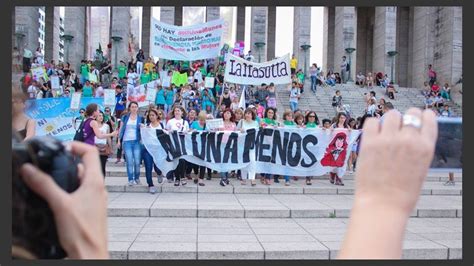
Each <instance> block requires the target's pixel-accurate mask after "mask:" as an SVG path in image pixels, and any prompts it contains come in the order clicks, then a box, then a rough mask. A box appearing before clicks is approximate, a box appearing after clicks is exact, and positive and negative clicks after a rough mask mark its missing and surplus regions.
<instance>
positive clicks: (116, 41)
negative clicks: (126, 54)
mask: <svg viewBox="0 0 474 266" xmlns="http://www.w3.org/2000/svg"><path fill="white" fill-rule="evenodd" d="M112 40H113V41H114V44H113V46H112V49H115V59H114V66H115V71H118V65H117V44H118V43H119V42H120V41H121V40H122V37H120V36H112ZM114 47H115V48H114Z"/></svg>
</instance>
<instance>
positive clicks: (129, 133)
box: [123, 117, 138, 141]
mask: <svg viewBox="0 0 474 266" xmlns="http://www.w3.org/2000/svg"><path fill="white" fill-rule="evenodd" d="M136 127H138V119H136V118H135V120H132V118H131V117H129V118H128V121H127V124H126V125H125V132H124V135H123V141H127V140H136V139H137V128H136Z"/></svg>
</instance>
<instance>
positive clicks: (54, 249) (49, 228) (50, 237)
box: [12, 134, 79, 259]
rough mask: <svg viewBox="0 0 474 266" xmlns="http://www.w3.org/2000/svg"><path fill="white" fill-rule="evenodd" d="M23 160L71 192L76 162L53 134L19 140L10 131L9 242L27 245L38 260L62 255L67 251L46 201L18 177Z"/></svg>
mask: <svg viewBox="0 0 474 266" xmlns="http://www.w3.org/2000/svg"><path fill="white" fill-rule="evenodd" d="M25 163H31V164H33V165H35V166H36V167H38V168H39V169H41V170H42V171H43V172H45V173H46V174H49V175H50V176H51V177H52V178H53V180H54V181H55V182H56V184H57V185H58V186H59V187H61V188H62V189H64V190H65V191H66V192H68V193H71V192H73V191H75V190H76V189H77V188H78V187H79V178H78V169H77V163H78V161H76V160H75V159H74V156H73V155H72V154H71V153H70V152H68V151H67V150H66V149H65V147H64V146H63V144H62V143H61V142H60V141H59V140H57V139H55V138H53V137H50V136H41V137H34V138H32V139H29V140H26V141H24V142H20V141H19V140H18V139H16V138H15V135H14V134H12V174H13V179H12V205H13V210H12V236H13V242H12V244H15V245H20V246H22V247H24V248H26V249H27V250H29V251H30V252H32V253H33V254H35V255H36V256H37V257H38V258H40V259H61V258H64V257H66V256H67V254H66V252H65V251H64V249H63V248H62V247H61V245H60V243H59V239H58V234H57V229H56V223H55V220H54V216H53V213H52V211H51V209H50V208H49V206H48V203H47V202H46V201H45V200H44V199H43V198H41V197H39V196H38V195H37V194H36V193H35V192H33V191H32V190H31V189H29V188H28V186H26V184H25V183H24V182H23V180H22V178H21V177H20V174H19V172H18V171H19V169H20V167H21V166H22V165H23V164H25ZM70 207H71V208H75V207H76V206H70Z"/></svg>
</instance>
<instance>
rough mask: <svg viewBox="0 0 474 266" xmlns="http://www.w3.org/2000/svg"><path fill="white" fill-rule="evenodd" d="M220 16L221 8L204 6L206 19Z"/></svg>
mask: <svg viewBox="0 0 474 266" xmlns="http://www.w3.org/2000/svg"><path fill="white" fill-rule="evenodd" d="M220 17H221V8H220V7H219V6H207V7H206V21H211V20H216V19H219V18H220Z"/></svg>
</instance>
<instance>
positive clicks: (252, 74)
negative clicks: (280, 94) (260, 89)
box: [224, 54, 291, 85]
mask: <svg viewBox="0 0 474 266" xmlns="http://www.w3.org/2000/svg"><path fill="white" fill-rule="evenodd" d="M224 80H225V81H227V82H230V83H236V84H245V85H261V84H262V83H265V84H269V83H271V82H273V83H274V84H289V83H291V71H290V55H289V54H287V55H285V56H283V57H280V58H277V59H274V60H272V61H268V62H264V63H255V62H250V61H247V60H245V59H242V58H240V57H237V56H234V55H232V54H229V55H228V57H227V60H226V66H225V75H224Z"/></svg>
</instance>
